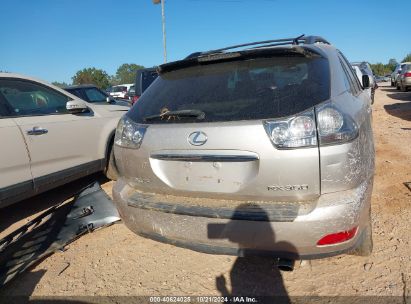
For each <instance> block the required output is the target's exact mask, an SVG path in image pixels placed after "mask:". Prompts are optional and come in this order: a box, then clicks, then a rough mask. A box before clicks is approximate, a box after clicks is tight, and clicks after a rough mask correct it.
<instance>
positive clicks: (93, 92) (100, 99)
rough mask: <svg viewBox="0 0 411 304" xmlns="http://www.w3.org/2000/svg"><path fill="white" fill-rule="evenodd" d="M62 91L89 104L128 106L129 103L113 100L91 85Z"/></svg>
mask: <svg viewBox="0 0 411 304" xmlns="http://www.w3.org/2000/svg"><path fill="white" fill-rule="evenodd" d="M63 89H64V90H65V91H67V92H69V93H71V94H73V95H76V96H77V97H79V98H81V99H83V100H85V101H87V102H90V103H94V104H116V105H121V106H129V103H127V102H124V101H120V100H115V99H114V98H113V97H112V96H110V95H109V94H107V93H106V92H104V91H102V90H100V89H99V88H98V87H96V86H95V85H92V84H83V85H73V86H69V87H65V88H63Z"/></svg>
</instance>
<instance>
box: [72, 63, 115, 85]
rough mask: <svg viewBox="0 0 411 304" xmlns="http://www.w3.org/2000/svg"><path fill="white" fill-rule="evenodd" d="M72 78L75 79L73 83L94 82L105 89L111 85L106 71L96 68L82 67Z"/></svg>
mask: <svg viewBox="0 0 411 304" xmlns="http://www.w3.org/2000/svg"><path fill="white" fill-rule="evenodd" d="M71 79H73V84H94V85H96V86H97V87H99V88H101V89H103V90H104V89H107V88H108V87H109V86H110V81H109V80H110V77H109V76H108V74H107V73H106V71H103V70H100V69H96V68H85V69H82V70H81V71H78V72H77V73H76V75H74V76H73V77H72V78H71Z"/></svg>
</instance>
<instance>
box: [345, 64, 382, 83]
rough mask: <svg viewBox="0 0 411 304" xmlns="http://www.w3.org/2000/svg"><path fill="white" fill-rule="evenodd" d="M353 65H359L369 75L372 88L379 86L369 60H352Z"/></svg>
mask: <svg viewBox="0 0 411 304" xmlns="http://www.w3.org/2000/svg"><path fill="white" fill-rule="evenodd" d="M351 65H352V66H358V67H359V68H360V70H361V72H362V73H363V74H364V73H365V74H367V75H368V76H369V78H370V86H371V88H373V89H374V90H375V89H376V88H377V85H376V80H375V76H374V73H373V72H372V69H371V66H370V64H369V63H368V62H366V61H362V62H352V63H351Z"/></svg>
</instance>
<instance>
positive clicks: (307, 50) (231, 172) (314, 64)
mask: <svg viewBox="0 0 411 304" xmlns="http://www.w3.org/2000/svg"><path fill="white" fill-rule="evenodd" d="M286 43H288V44H287V45H286ZM158 71H159V77H158V78H157V79H156V81H155V82H154V83H153V84H152V85H151V86H150V87H149V88H148V89H147V90H146V91H145V92H144V94H143V95H142V96H141V97H140V99H139V101H138V102H137V103H136V104H135V105H134V106H133V107H132V108H131V110H130V111H129V112H128V113H127V114H125V116H123V118H122V119H121V120H120V122H119V125H118V127H117V130H116V136H115V148H114V151H115V152H114V153H115V158H116V164H117V168H118V172H119V179H118V180H117V182H116V183H115V186H114V189H113V197H114V201H115V203H116V205H117V208H118V210H119V213H120V214H121V217H122V219H123V220H124V222H125V224H126V225H127V226H128V228H130V229H131V230H132V231H134V232H135V233H137V234H139V235H142V236H145V237H148V238H151V239H154V240H158V241H161V242H166V243H170V244H173V245H177V246H182V247H185V248H190V249H193V250H197V251H201V252H207V253H214V254H216V253H218V254H232V255H239V256H248V255H268V256H272V257H276V258H283V259H287V260H290V259H313V258H322V257H326V256H331V255H337V254H341V253H344V252H356V253H357V254H361V255H368V254H370V252H371V250H372V231H371V221H370V208H371V207H370V203H371V192H372V185H373V176H374V141H373V134H372V127H371V115H370V113H371V99H370V96H369V94H368V93H367V92H366V91H364V89H363V87H364V88H368V87H370V77H369V76H368V75H364V78H363V80H364V84H363V87H361V85H360V83H359V81H358V79H357V77H356V75H355V74H354V72H353V69H352V68H351V65H350V63H349V61H348V60H347V59H346V58H345V57H344V56H343V54H342V53H341V52H340V51H339V50H338V49H337V48H335V47H334V46H332V45H331V44H329V43H328V42H327V41H326V40H325V39H323V38H320V37H316V36H308V37H305V36H300V37H297V38H292V39H281V40H271V41H268V42H267V41H265V42H256V43H250V44H248V45H241V46H233V47H228V48H223V49H219V50H213V51H208V52H197V53H194V54H192V55H190V56H188V57H187V58H185V59H182V60H179V61H175V62H170V63H166V64H163V65H161V66H159V68H158Z"/></svg>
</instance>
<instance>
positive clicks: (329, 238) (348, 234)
mask: <svg viewBox="0 0 411 304" xmlns="http://www.w3.org/2000/svg"><path fill="white" fill-rule="evenodd" d="M357 229H358V227H354V228H352V229H351V230H348V231H341V232H337V233H332V234H327V235H326V236H324V237H322V238H321V239H320V240H319V241H318V242H317V246H325V245H333V244H338V243H342V242H345V241H348V240H350V239H352V238H353V237H354V236H355V233H356V232H357Z"/></svg>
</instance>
